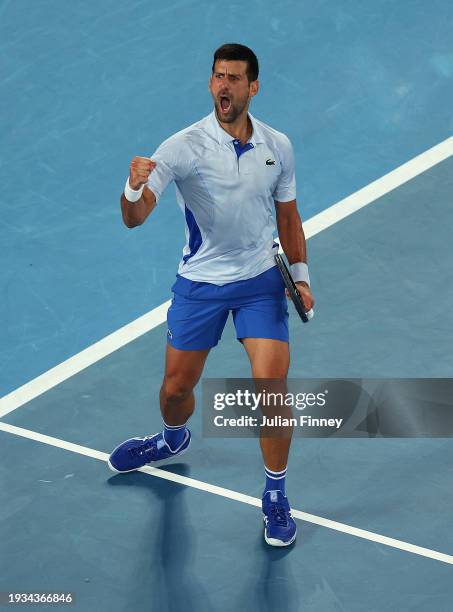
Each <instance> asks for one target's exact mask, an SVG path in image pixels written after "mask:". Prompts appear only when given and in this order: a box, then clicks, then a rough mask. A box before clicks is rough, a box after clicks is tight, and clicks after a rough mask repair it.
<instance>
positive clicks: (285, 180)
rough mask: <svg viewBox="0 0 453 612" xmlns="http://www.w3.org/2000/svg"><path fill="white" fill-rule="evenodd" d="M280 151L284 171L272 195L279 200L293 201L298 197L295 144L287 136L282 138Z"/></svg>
mask: <svg viewBox="0 0 453 612" xmlns="http://www.w3.org/2000/svg"><path fill="white" fill-rule="evenodd" d="M279 153H280V164H281V168H282V171H281V174H280V176H279V177H278V182H277V185H276V187H275V189H274V193H273V194H272V195H273V198H274V200H276V201H277V202H291V201H292V200H295V199H296V173H295V164H294V151H293V146H292V144H291V141H290V140H289V138H287V137H286V136H285V137H284V139H282V143H281V146H280V148H279Z"/></svg>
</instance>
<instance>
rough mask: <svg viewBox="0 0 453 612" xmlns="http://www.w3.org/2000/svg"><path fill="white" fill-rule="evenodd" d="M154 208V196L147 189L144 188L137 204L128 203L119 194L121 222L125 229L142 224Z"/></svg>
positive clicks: (123, 196)
mask: <svg viewBox="0 0 453 612" xmlns="http://www.w3.org/2000/svg"><path fill="white" fill-rule="evenodd" d="M155 206H156V196H155V195H154V193H153V192H152V191H151V189H148V187H145V189H144V190H143V195H142V197H141V198H140V200H138V202H133V203H132V202H129V201H128V200H126V196H125V195H124V193H123V194H121V212H122V214H123V222H124V224H125V225H127V227H137V225H141V224H142V223H144V222H145V221H146V219H147V217H148V215H149V214H150V213H151V212H152V211H153V210H154V208H155Z"/></svg>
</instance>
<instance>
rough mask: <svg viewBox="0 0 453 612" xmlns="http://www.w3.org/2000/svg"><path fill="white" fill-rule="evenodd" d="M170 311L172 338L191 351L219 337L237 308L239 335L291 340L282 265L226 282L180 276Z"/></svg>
mask: <svg viewBox="0 0 453 612" xmlns="http://www.w3.org/2000/svg"><path fill="white" fill-rule="evenodd" d="M171 289H172V291H173V294H174V295H173V299H172V302H171V306H170V308H169V309H168V313H167V323H168V332H167V340H168V343H169V344H170V345H171V346H173V347H174V348H177V349H181V350H185V351H200V350H204V349H209V348H212V347H213V346H216V345H217V343H218V342H219V340H220V338H221V336H222V332H223V329H224V327H225V324H226V322H227V319H228V314H229V312H230V311H231V312H232V314H233V322H234V326H235V328H236V336H237V339H238V340H242V339H243V338H273V339H275V340H282V341H283V342H288V305H287V301H286V295H285V286H284V284H283V281H282V278H281V276H280V272H279V271H278V268H277V267H273V268H270V269H269V270H267V271H266V272H263V273H262V274H259V275H258V276H255V277H254V278H250V279H247V280H242V281H236V282H234V283H228V284H226V285H223V286H219V285H214V284H212V283H200V282H194V281H191V280H189V279H187V278H184V277H183V276H179V275H178V276H177V277H176V282H175V284H174V285H173V287H172V288H171Z"/></svg>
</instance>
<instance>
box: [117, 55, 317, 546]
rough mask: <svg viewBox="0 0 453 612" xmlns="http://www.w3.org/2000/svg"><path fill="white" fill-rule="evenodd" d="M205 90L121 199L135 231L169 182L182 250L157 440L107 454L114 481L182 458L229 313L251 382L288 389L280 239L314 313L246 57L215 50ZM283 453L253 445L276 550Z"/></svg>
mask: <svg viewBox="0 0 453 612" xmlns="http://www.w3.org/2000/svg"><path fill="white" fill-rule="evenodd" d="M209 90H210V92H211V95H212V99H213V101H214V109H213V111H212V112H211V114H209V115H208V116H207V117H205V118H203V119H201V120H200V121H197V122H196V123H194V124H193V125H191V126H189V127H187V128H185V129H184V130H182V131H181V132H178V133H177V134H174V135H173V136H171V137H170V138H168V139H167V140H165V141H164V142H163V143H162V144H161V145H160V146H159V147H158V149H157V150H156V151H155V153H154V155H152V157H151V159H150V158H148V157H134V159H133V160H132V162H131V165H130V174H129V177H128V180H127V182H126V186H125V189H124V193H123V195H122V196H121V208H122V215H123V220H124V223H125V224H126V225H127V227H135V226H138V225H141V224H142V223H144V221H145V220H146V218H147V217H148V215H149V214H150V213H151V211H152V210H153V209H154V207H155V206H156V204H157V202H158V201H159V198H160V197H161V196H162V193H163V192H164V190H165V189H166V187H167V186H168V185H169V183H171V182H172V181H173V182H174V183H175V186H176V197H177V201H178V204H179V206H180V208H181V211H182V212H183V214H184V217H185V230H186V245H185V246H184V249H183V254H182V259H181V261H180V264H179V269H178V273H177V276H176V282H175V283H174V285H173V286H172V291H173V299H172V303H171V306H170V308H169V310H168V315H167V321H168V333H167V351H166V363H165V375H164V379H163V382H162V387H161V390H160V406H161V412H162V417H163V430H162V431H161V432H160V433H157V434H154V435H149V436H145V437H144V438H132V439H129V440H126V441H125V442H123V443H122V444H120V445H119V446H118V447H117V448H115V449H114V451H113V452H112V454H111V455H110V459H109V467H110V468H111V469H112V470H114V471H117V472H130V471H133V470H136V469H137V468H139V467H141V466H144V465H152V466H157V465H161V464H163V463H166V462H168V461H169V460H170V459H174V458H176V457H179V456H180V455H182V454H183V453H184V452H186V451H187V449H188V448H189V445H190V441H191V434H190V431H189V429H188V428H187V422H188V420H189V418H190V416H191V415H192V413H193V410H194V393H193V389H194V387H195V385H196V384H197V382H198V380H199V378H200V376H201V373H202V371H203V367H204V364H205V362H206V358H207V356H208V353H209V351H210V349H211V348H212V347H214V346H216V345H217V343H218V342H219V340H220V338H221V335H222V331H223V329H224V326H225V323H226V321H227V318H228V315H229V313H230V312H232V315H233V321H234V325H235V329H236V334H237V338H238V340H239V341H240V342H242V344H243V346H244V348H245V350H246V353H247V355H248V358H249V360H250V364H251V369H252V375H253V377H254V378H268V379H278V380H282V381H285V380H286V377H287V374H288V368H289V344H288V309H287V301H286V296H285V289H284V284H283V281H282V279H281V277H280V274H279V271H278V269H277V267H276V266H275V262H274V254H275V253H276V252H278V245H277V244H276V243H275V242H274V235H275V233H276V230H277V229H278V236H279V239H280V243H281V245H282V247H283V250H284V252H285V254H286V256H287V258H288V261H289V263H290V264H291V273H292V275H293V277H294V280H295V281H296V282H297V286H298V289H299V291H300V294H301V296H302V299H303V301H304V303H305V306H306V309H307V310H309V309H310V308H312V306H313V304H314V300H313V297H312V294H311V291H310V281H309V275H308V268H307V263H306V249H305V237H304V232H303V229H302V223H301V219H300V217H299V214H298V211H297V205H296V181H295V172H294V156H293V149H292V146H291V143H290V141H289V139H288V138H287V136H285V135H284V134H282V133H281V132H278V131H277V130H274V129H273V128H271V127H269V126H268V125H266V124H265V123H263V122H262V121H258V120H257V119H255V118H254V117H253V116H252V115H251V114H250V113H249V112H248V109H249V105H250V102H251V100H252V98H253V97H254V96H256V94H257V93H258V90H259V82H258V60H257V58H256V55H255V54H254V53H253V51H252V50H251V49H249V48H248V47H245V46H243V45H239V44H226V45H223V46H221V47H220V48H219V49H217V51H215V54H214V61H213V65H212V74H211V77H210V79H209ZM290 443H291V434H290V435H287V436H281V437H266V436H265V435H261V438H260V445H261V450H262V455H263V459H264V466H265V477H266V482H265V487H264V491H263V504H262V507H263V515H264V522H265V529H264V536H265V539H266V542H267V543H268V544H271V545H273V546H287V545H289V544H291V543H292V542H294V540H295V538H296V524H295V521H294V519H293V518H292V516H291V511H290V505H289V502H288V498H287V496H286V492H285V476H286V468H287V462H288V453H289V447H290Z"/></svg>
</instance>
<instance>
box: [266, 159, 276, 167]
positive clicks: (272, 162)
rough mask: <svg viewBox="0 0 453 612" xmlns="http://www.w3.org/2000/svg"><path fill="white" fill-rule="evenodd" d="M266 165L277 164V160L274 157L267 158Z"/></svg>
mask: <svg viewBox="0 0 453 612" xmlns="http://www.w3.org/2000/svg"><path fill="white" fill-rule="evenodd" d="M266 166H275V160H274V159H271V158H269V159H266Z"/></svg>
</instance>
